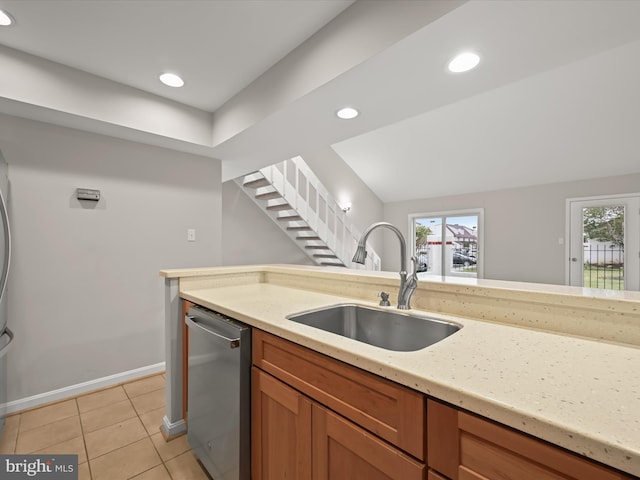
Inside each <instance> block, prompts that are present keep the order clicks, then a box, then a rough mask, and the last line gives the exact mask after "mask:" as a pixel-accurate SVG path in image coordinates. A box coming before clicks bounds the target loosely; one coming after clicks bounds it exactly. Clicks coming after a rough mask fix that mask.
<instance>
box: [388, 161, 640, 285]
mask: <svg viewBox="0 0 640 480" xmlns="http://www.w3.org/2000/svg"><path fill="white" fill-rule="evenodd" d="M636 192H640V173H637V174H634V175H625V176H618V177H607V178H599V179H592V180H583V181H577V182H564V183H553V184H548V185H538V186H533V187H524V188H516V189H509V190H497V191H492V192H481V193H473V194H468V195H456V196H449V197H437V198H425V199H419V200H410V201H406V202H395V203H388V204H385V215H384V216H385V220H387V221H389V222H391V223H394V224H395V225H397V226H398V228H400V229H402V231H408V228H409V222H408V216H409V214H411V213H427V212H441V211H449V210H462V209H470V208H477V207H482V208H484V271H485V275H484V276H485V278H489V279H496V280H514V281H522V282H535V283H551V284H564V281H565V264H566V262H565V256H566V255H565V245H563V244H560V243H559V239H563V240H564V236H565V209H566V199H567V198H571V197H585V196H592V195H593V196H596V195H608V194H616V193H636ZM396 248H397V246H396V245H394V244H392V243H391V242H387V243H385V245H384V250H383V255H382V261H383V269H385V270H396V269H397V261H396V259H397V257H398V253H397V249H396Z"/></svg>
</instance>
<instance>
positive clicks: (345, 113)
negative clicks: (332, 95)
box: [336, 107, 360, 120]
mask: <svg viewBox="0 0 640 480" xmlns="http://www.w3.org/2000/svg"><path fill="white" fill-rule="evenodd" d="M336 115H337V116H338V118H342V119H343V120H351V119H352V118H356V117H357V116H358V115H360V112H359V111H358V110H356V109H355V108H352V107H344V108H341V109H340V110H338V111H337V112H336Z"/></svg>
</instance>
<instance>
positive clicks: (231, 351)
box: [185, 307, 251, 480]
mask: <svg viewBox="0 0 640 480" xmlns="http://www.w3.org/2000/svg"><path fill="white" fill-rule="evenodd" d="M185 321H186V322H187V325H188V326H189V387H188V407H187V440H188V442H189V445H190V446H191V448H192V449H193V451H194V453H195V454H196V456H197V457H198V459H199V460H200V461H201V462H202V464H203V465H204V466H205V467H206V468H207V470H208V471H209V473H210V475H211V476H212V477H213V478H215V479H216V480H249V478H250V462H251V460H250V458H251V452H250V421H251V419H250V415H251V410H250V405H251V404H250V396H251V393H250V388H251V383H250V373H251V330H250V328H248V327H246V326H244V325H242V324H240V323H239V322H235V321H234V320H230V319H228V318H225V317H220V316H218V315H216V314H215V313H213V312H208V311H205V310H200V309H198V308H197V307H194V308H192V309H190V310H189V315H188V316H187V318H186V319H185Z"/></svg>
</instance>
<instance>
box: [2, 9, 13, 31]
mask: <svg viewBox="0 0 640 480" xmlns="http://www.w3.org/2000/svg"><path fill="white" fill-rule="evenodd" d="M12 23H13V18H11V15H9V14H8V13H7V12H5V11H4V10H0V27H8V26H9V25H11V24H12Z"/></svg>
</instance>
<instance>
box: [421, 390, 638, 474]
mask: <svg viewBox="0 0 640 480" xmlns="http://www.w3.org/2000/svg"><path fill="white" fill-rule="evenodd" d="M427 426H428V428H427V444H428V445H429V449H428V454H427V457H428V458H427V463H428V465H429V468H430V469H433V470H434V472H433V474H432V473H431V472H430V474H429V480H432V479H433V480H440V477H439V476H438V473H439V474H441V475H445V476H446V477H448V478H449V479H451V480H622V479H625V480H630V479H631V478H633V477H630V476H626V475H624V474H622V473H620V472H617V471H615V470H612V469H609V468H607V467H604V466H602V465H599V464H597V463H595V462H592V461H590V460H588V459H586V458H584V457H581V456H579V455H576V454H573V453H571V452H567V451H565V450H563V449H561V448H559V447H555V446H553V445H550V444H548V443H546V442H543V441H541V440H538V439H535V438H532V437H530V436H528V435H525V434H523V433H520V432H517V431H515V430H512V429H510V428H508V427H505V426H502V425H498V424H496V423H494V422H491V421H489V420H485V419H483V418H480V417H477V416H475V415H471V414H469V413H466V412H463V411H461V410H457V409H455V408H453V407H450V406H447V405H444V404H442V403H440V402H437V401H432V400H429V401H428V403H427ZM436 472H437V473H436Z"/></svg>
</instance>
